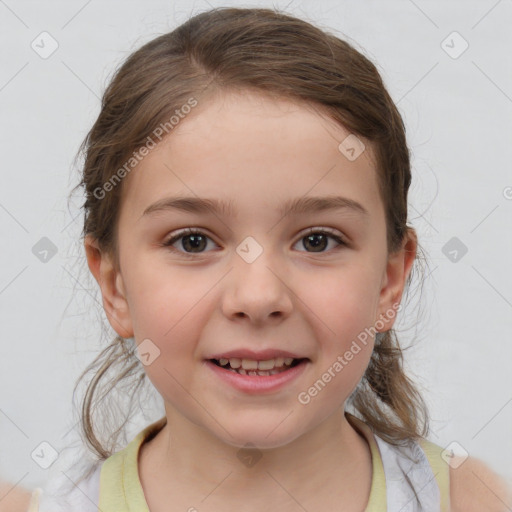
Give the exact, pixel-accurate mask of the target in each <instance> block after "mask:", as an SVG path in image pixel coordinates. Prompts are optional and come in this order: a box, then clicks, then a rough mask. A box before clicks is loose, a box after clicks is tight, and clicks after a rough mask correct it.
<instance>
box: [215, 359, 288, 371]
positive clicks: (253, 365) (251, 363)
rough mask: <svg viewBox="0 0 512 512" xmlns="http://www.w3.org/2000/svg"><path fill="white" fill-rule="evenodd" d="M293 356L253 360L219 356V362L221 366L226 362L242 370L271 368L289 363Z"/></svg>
mask: <svg viewBox="0 0 512 512" xmlns="http://www.w3.org/2000/svg"><path fill="white" fill-rule="evenodd" d="M292 361H293V357H276V358H275V359H269V360H268V361H255V360H253V359H238V358H236V357H233V358H230V359H225V358H223V357H222V358H220V359H219V363H220V365H221V366H226V365H227V364H228V363H229V365H230V366H231V368H240V367H242V368H243V369H244V370H272V368H279V367H280V366H283V363H284V364H285V365H288V366H289V365H291V364H292Z"/></svg>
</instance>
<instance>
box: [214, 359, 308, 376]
mask: <svg viewBox="0 0 512 512" xmlns="http://www.w3.org/2000/svg"><path fill="white" fill-rule="evenodd" d="M290 359H291V358H290ZM209 361H211V362H212V363H214V364H215V365H217V366H218V367H220V368H222V369H223V370H226V371H229V372H233V373H238V374H239V375H248V376H254V377H257V376H260V377H265V376H269V375H276V374H278V373H283V372H286V371H288V370H290V369H291V368H293V367H295V366H297V365H299V364H301V363H302V362H306V361H308V359H307V358H301V359H292V360H291V361H289V360H287V361H286V363H288V364H286V363H285V362H284V361H283V362H282V363H281V365H280V366H276V365H274V367H273V368H271V369H266V370H262V369H258V368H254V364H250V363H249V364H245V361H244V360H242V361H241V362H240V363H239V364H237V365H236V366H238V367H237V368H232V366H231V364H230V361H229V360H227V361H226V360H225V359H224V360H222V361H220V360H218V359H209ZM221 362H222V364H221ZM253 363H254V362H253ZM244 366H245V368H244Z"/></svg>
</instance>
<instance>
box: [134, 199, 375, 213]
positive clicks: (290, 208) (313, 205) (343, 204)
mask: <svg viewBox="0 0 512 512" xmlns="http://www.w3.org/2000/svg"><path fill="white" fill-rule="evenodd" d="M165 210H181V211H184V212H189V213H199V214H200V213H212V212H213V213H215V214H220V215H224V216H233V214H234V208H233V203H232V201H221V200H217V199H207V198H200V197H166V198H164V199H160V200H158V201H156V202H155V203H153V204H151V205H150V206H148V207H147V208H146V209H145V210H144V213H143V214H142V215H141V218H142V217H144V216H148V215H150V214H153V213H155V212H160V211H165ZM327 210H352V211H354V212H356V213H359V214H361V215H363V216H365V217H366V216H368V215H369V212H368V210H367V209H366V208H365V207H364V206H363V205H362V204H360V203H358V202H357V201H355V200H353V199H350V198H348V197H341V196H326V197H313V196H305V197H299V198H296V199H291V200H289V201H287V202H286V203H285V204H284V205H283V206H282V207H281V208H280V209H279V213H280V214H281V215H283V216H284V215H288V214H292V215H300V214H306V213H317V212H322V211H327Z"/></svg>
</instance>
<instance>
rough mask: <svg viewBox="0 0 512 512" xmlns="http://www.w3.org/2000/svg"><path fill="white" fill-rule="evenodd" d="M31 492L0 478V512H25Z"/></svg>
mask: <svg viewBox="0 0 512 512" xmlns="http://www.w3.org/2000/svg"><path fill="white" fill-rule="evenodd" d="M30 498H31V492H30V491H29V490H28V489H25V488H22V487H19V486H15V485H12V484H10V483H7V482H4V481H1V480H0V512H26V511H27V510H28V507H29V503H30Z"/></svg>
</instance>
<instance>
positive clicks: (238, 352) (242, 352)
mask: <svg viewBox="0 0 512 512" xmlns="http://www.w3.org/2000/svg"><path fill="white" fill-rule="evenodd" d="M278 357H293V358H294V359H307V358H305V357H302V356H298V355H297V354H294V353H292V352H288V351H286V350H277V349H272V348H269V349H266V350H261V351H255V350H250V349H247V348H239V349H233V350H229V351H228V352H223V353H222V354H221V353H219V354H214V355H212V356H210V357H208V358H207V359H221V358H223V359H232V358H237V359H252V360H255V361H269V360H270V359H276V358H278Z"/></svg>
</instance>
